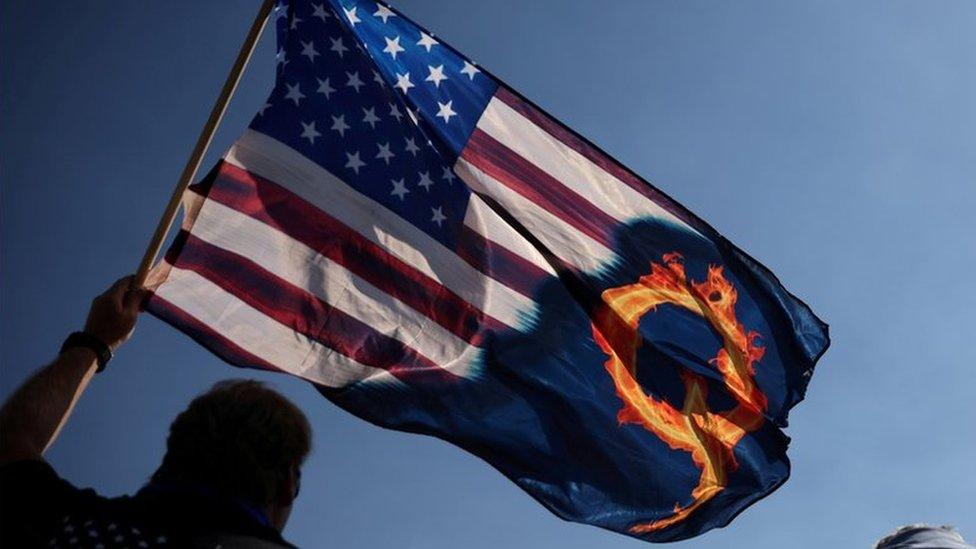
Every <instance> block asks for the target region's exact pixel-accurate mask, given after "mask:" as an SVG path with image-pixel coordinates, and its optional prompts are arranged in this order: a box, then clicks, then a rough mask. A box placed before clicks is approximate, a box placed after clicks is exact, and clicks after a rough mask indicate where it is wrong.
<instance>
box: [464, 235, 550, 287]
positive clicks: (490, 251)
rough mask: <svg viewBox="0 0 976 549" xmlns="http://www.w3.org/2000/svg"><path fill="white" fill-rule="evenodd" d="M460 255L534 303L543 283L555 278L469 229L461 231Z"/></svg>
mask: <svg viewBox="0 0 976 549" xmlns="http://www.w3.org/2000/svg"><path fill="white" fill-rule="evenodd" d="M457 254H458V255H459V256H461V258H462V259H464V260H465V261H467V262H468V264H470V265H471V266H472V267H474V268H476V269H478V270H479V271H481V272H482V273H484V274H486V275H488V276H490V277H491V278H494V279H495V280H497V281H499V282H501V283H502V284H504V285H506V286H508V287H509V288H511V289H513V290H515V291H516V292H518V293H520V294H522V295H524V296H526V297H528V298H530V299H534V297H535V292H536V290H537V289H538V288H539V285H540V284H541V283H542V282H544V281H545V280H548V279H551V278H553V276H552V275H551V274H550V273H548V272H546V271H544V270H542V269H541V268H540V267H539V266H538V265H536V264H535V263H532V262H531V261H529V260H528V259H525V258H524V257H522V256H520V255H518V254H516V253H515V252H513V251H511V250H509V249H508V248H506V247H504V246H502V245H501V244H499V243H497V242H494V241H492V240H488V239H487V238H485V237H484V236H482V235H481V234H480V233H478V232H477V231H475V230H474V229H472V228H470V227H468V226H464V227H462V229H461V235H460V238H458V243H457Z"/></svg>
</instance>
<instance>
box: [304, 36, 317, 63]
mask: <svg viewBox="0 0 976 549" xmlns="http://www.w3.org/2000/svg"><path fill="white" fill-rule="evenodd" d="M302 55H304V56H306V57H308V60H309V61H311V62H312V63H314V62H315V56H316V55H319V52H317V51H315V42H311V41H310V42H304V41H303V42H302Z"/></svg>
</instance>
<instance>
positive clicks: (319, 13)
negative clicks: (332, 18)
mask: <svg viewBox="0 0 976 549" xmlns="http://www.w3.org/2000/svg"><path fill="white" fill-rule="evenodd" d="M312 7H313V8H315V11H313V12H312V17H318V18H319V19H321V20H322V22H323V23H324V22H325V20H326V19H328V18H329V13H328V12H327V11H325V8H324V7H322V4H312Z"/></svg>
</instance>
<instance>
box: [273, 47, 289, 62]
mask: <svg viewBox="0 0 976 549" xmlns="http://www.w3.org/2000/svg"><path fill="white" fill-rule="evenodd" d="M275 59H276V60H277V62H276V64H278V65H281V66H282V67H284V66H285V65H287V64H288V59H287V58H286V57H285V49H284V48H278V53H276V54H275Z"/></svg>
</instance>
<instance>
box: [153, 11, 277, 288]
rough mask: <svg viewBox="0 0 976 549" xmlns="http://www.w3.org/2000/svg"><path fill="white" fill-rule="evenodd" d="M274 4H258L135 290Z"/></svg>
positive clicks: (165, 211)
mask: <svg viewBox="0 0 976 549" xmlns="http://www.w3.org/2000/svg"><path fill="white" fill-rule="evenodd" d="M274 4H275V0H264V1H263V2H262V3H261V8H260V9H259V10H258V14H257V16H256V17H255V18H254V23H252V24H251V29H250V30H249V31H247V37H245V38H244V43H243V44H241V50H240V51H239V52H238V53H237V59H235V60H234V65H233V66H232V67H231V69H230V74H228V75H227V80H226V81H225V82H224V87H223V89H221V90H220V95H219V96H218V97H217V101H216V103H214V106H213V109H212V110H211V111H210V118H208V119H207V123H206V124H204V126H203V131H201V132H200V137H199V138H198V139H197V144H196V146H195V147H193V152H192V153H190V158H189V159H188V160H187V161H186V166H185V167H184V168H183V173H182V174H180V179H179V181H178V182H177V184H176V188H175V189H173V195H172V196H171V197H170V199H169V204H167V205H166V209H165V210H164V211H163V216H162V217H161V218H160V220H159V224H158V225H157V226H156V232H155V233H154V234H153V236H152V240H150V241H149V247H148V248H147V249H146V254H145V255H144V256H143V257H142V262H141V263H140V264H139V270H138V271H136V278H135V285H136V287H142V285H143V284H144V283H145V282H146V277H147V276H148V275H149V269H150V268H151V267H152V265H153V263H154V262H155V261H156V256H157V255H159V250H160V248H162V247H163V240H165V238H166V234H167V233H169V229H170V227H171V226H172V225H173V220H174V219H176V213H177V212H178V211H179V208H180V202H181V200H182V199H183V193H184V192H185V191H186V188H187V187H188V186H189V185H190V182H191V181H193V178H194V177H196V174H197V170H198V169H200V163H201V162H202V161H203V155H204V154H205V153H206V152H207V147H209V146H210V142H211V141H212V140H213V136H214V133H216V131H217V126H219V125H220V120H221V119H222V118H223V117H224V112H225V111H226V110H227V104H228V103H230V98H231V97H233V95H234V91H235V90H237V84H238V83H240V81H241V75H242V74H243V73H244V68H245V67H247V62H248V61H249V60H250V59H251V54H252V53H254V48H255V47H256V46H257V44H258V39H259V38H261V32H262V31H263V30H264V25H265V23H266V22H267V20H268V15H270V14H271V10H272V8H273V7H274Z"/></svg>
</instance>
